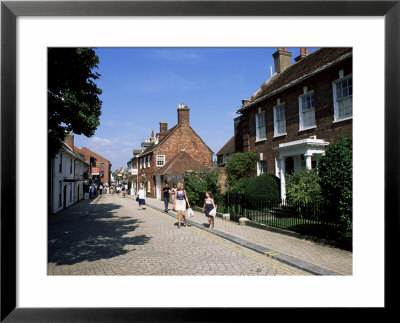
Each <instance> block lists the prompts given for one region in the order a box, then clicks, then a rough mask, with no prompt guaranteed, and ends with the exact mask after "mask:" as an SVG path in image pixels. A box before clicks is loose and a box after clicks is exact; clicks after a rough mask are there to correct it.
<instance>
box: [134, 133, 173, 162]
mask: <svg viewBox="0 0 400 323" xmlns="http://www.w3.org/2000/svg"><path fill="white" fill-rule="evenodd" d="M177 127H178V125H175V126H173V127H172V128H171V129H169V130H168V132H167V134H166V135H165V136H164V138H163V139H162V140H161V141H160V142H159V143H158V144H157V145H156V144H155V143H154V142H153V143H151V144H150V146H149V147H147V148H146V149H145V150H144V151H143V152H142V153H140V154H139V155H138V157H141V156H144V155H146V154H148V153H151V152H152V151H153V150H154V149H156V148H157V147H159V146H161V145H162V144H163V143H164V142H165V140H166V139H167V138H168V137H169V136H170V135H171V133H172V132H174V130H175V129H176V128H177Z"/></svg>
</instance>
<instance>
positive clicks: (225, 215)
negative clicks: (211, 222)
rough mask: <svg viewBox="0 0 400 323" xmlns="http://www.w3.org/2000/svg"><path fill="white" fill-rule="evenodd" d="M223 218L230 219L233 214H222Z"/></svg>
mask: <svg viewBox="0 0 400 323" xmlns="http://www.w3.org/2000/svg"><path fill="white" fill-rule="evenodd" d="M222 220H226V221H230V220H231V216H230V214H229V213H225V214H222Z"/></svg>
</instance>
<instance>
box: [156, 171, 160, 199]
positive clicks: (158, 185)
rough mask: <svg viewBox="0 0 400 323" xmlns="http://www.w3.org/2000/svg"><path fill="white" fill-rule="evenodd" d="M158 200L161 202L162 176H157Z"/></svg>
mask: <svg viewBox="0 0 400 323" xmlns="http://www.w3.org/2000/svg"><path fill="white" fill-rule="evenodd" d="M156 199H157V200H161V176H160V175H156Z"/></svg>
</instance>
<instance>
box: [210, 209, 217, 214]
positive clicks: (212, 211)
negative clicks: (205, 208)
mask: <svg viewBox="0 0 400 323" xmlns="http://www.w3.org/2000/svg"><path fill="white" fill-rule="evenodd" d="M209 214H210V215H211V216H216V215H217V208H213V209H212V210H211V211H210V213H209Z"/></svg>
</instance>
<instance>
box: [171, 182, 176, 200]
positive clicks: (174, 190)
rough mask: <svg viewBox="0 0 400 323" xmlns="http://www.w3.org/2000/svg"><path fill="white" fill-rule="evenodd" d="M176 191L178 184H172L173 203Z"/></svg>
mask: <svg viewBox="0 0 400 323" xmlns="http://www.w3.org/2000/svg"><path fill="white" fill-rule="evenodd" d="M175 192H176V184H174V185H172V189H171V200H172V201H171V202H172V204H174V203H175Z"/></svg>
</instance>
